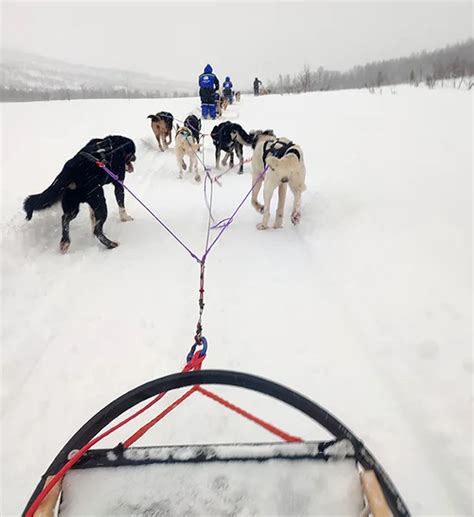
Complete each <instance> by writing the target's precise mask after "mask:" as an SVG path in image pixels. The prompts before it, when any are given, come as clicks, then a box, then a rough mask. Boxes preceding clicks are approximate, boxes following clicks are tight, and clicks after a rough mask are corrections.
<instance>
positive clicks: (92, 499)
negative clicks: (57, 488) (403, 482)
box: [60, 459, 363, 517]
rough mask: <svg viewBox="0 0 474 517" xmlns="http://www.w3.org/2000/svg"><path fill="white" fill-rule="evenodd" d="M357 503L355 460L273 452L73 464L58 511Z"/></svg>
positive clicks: (221, 511)
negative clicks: (249, 457) (263, 457)
mask: <svg viewBox="0 0 474 517" xmlns="http://www.w3.org/2000/svg"><path fill="white" fill-rule="evenodd" d="M258 479H265V483H258V482H256V480H258ZM362 509H363V498H362V489H361V485H360V481H359V473H358V471H357V468H356V466H355V463H354V461H350V460H345V461H338V462H327V463H326V462H325V461H314V460H313V461H312V460H299V461H297V462H295V461H292V460H284V459H273V460H268V461H264V462H258V461H245V462H239V461H237V462H232V461H228V462H224V463H204V464H194V463H190V464H186V465H183V464H154V465H147V466H138V467H137V466H134V467H114V468H107V469H103V468H101V469H97V468H93V469H86V470H79V471H73V472H71V473H69V474H68V475H67V476H66V477H65V479H64V483H63V500H62V502H61V507H60V514H61V516H62V517H63V516H64V517H73V516H77V517H80V516H85V515H94V516H99V515H101V516H102V515H104V516H105V515H110V516H116V515H127V516H130V515H135V516H138V515H176V516H196V517H197V516H200V515H219V516H221V515H222V516H225V515H238V516H242V517H243V516H252V515H274V516H276V515H298V516H315V515H321V516H324V515H338V516H343V515H344V516H354V517H356V516H359V515H360V512H361V510H362Z"/></svg>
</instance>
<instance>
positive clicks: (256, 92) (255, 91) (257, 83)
mask: <svg viewBox="0 0 474 517" xmlns="http://www.w3.org/2000/svg"><path fill="white" fill-rule="evenodd" d="M261 84H262V81H260V80H259V79H258V77H256V78H255V79H254V81H253V94H254V95H259V93H260V85H261Z"/></svg>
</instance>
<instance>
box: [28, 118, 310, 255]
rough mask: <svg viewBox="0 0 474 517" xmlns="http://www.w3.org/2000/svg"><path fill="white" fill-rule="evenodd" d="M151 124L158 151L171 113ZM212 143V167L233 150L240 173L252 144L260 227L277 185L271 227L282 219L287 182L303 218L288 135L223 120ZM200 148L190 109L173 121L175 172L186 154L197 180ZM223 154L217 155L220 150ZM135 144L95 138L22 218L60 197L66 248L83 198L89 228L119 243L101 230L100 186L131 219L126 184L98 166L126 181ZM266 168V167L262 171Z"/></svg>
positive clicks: (294, 150)
mask: <svg viewBox="0 0 474 517" xmlns="http://www.w3.org/2000/svg"><path fill="white" fill-rule="evenodd" d="M148 118H149V119H151V128H152V131H153V134H154V135H155V137H156V140H157V143H158V147H159V149H160V150H161V151H165V150H166V149H168V147H169V145H170V144H171V142H172V130H173V122H174V118H173V115H172V114H171V113H169V112H165V111H161V112H159V113H157V114H156V115H149V116H148ZM211 138H212V141H213V144H214V147H215V160H216V168H217V169H219V168H220V166H221V165H224V166H226V165H227V161H229V162H230V167H231V168H233V167H234V153H235V155H236V156H237V158H238V160H239V169H238V174H242V173H243V164H244V159H243V147H244V146H248V147H251V148H252V149H253V154H252V185H254V184H255V187H254V189H253V191H252V198H251V203H252V206H253V207H254V208H255V209H256V210H257V212H259V213H261V214H262V215H263V218H262V221H261V222H260V223H259V224H258V225H257V228H258V229H259V230H265V229H267V228H268V227H269V220H270V203H271V199H272V196H273V193H274V191H275V190H276V189H278V204H277V210H276V216H275V221H274V224H273V227H274V228H281V227H282V225H283V214H284V205H285V198H286V193H287V189H288V186H289V187H290V190H291V192H292V194H293V198H294V199H293V208H292V211H291V215H290V219H291V222H292V223H293V224H297V223H298V222H299V221H300V218H301V194H302V192H303V191H304V190H305V188H306V187H305V174H306V171H305V165H304V159H303V152H302V150H301V148H300V147H299V146H298V145H296V144H294V143H293V142H292V141H291V140H288V139H287V138H281V137H277V136H276V135H275V134H274V132H273V131H272V130H265V131H261V130H258V131H250V132H248V133H247V132H246V131H245V130H244V129H243V128H242V126H241V125H239V124H236V123H234V122H230V121H226V122H222V123H220V124H218V125H216V126H214V128H213V129H212V131H211ZM200 149H201V120H200V119H199V118H198V117H197V116H196V115H189V116H188V117H187V118H186V120H185V121H184V125H183V126H179V125H178V126H177V129H176V133H175V154H176V159H177V163H178V170H179V177H180V178H182V177H183V171H184V170H186V168H187V165H186V163H185V161H184V158H185V157H187V158H188V159H189V171H190V172H194V178H195V180H196V181H200V180H201V177H200V174H199V171H198V154H197V153H198V152H199V151H200ZM222 153H224V154H225V156H224V158H223V160H222V161H221V154H222ZM135 159H136V157H135V144H134V142H133V141H132V140H131V139H129V138H126V137H124V136H118V135H115V136H107V137H105V138H102V139H99V138H97V139H93V140H91V141H90V142H88V143H87V145H86V146H84V147H83V148H82V149H81V150H80V151H79V152H78V153H77V154H76V155H75V156H73V157H72V158H71V159H70V160H68V161H67V162H66V164H65V165H64V166H63V169H62V171H61V172H60V173H59V175H58V176H57V177H56V179H55V180H54V181H53V183H52V184H51V185H50V186H49V187H48V188H47V189H46V190H44V191H43V192H41V193H40V194H33V195H30V196H28V197H27V198H26V199H25V201H24V204H23V208H24V210H25V212H26V219H27V220H30V219H31V218H32V216H33V212H34V211H37V210H42V209H45V208H48V207H50V206H52V205H53V204H55V203H57V202H61V205H62V210H63V215H62V218H61V224H62V235H61V241H60V250H61V251H62V252H63V253H65V252H66V251H67V250H68V249H69V246H70V242H71V241H70V236H69V225H70V222H71V221H72V220H73V219H74V218H75V217H76V216H77V214H78V213H79V207H80V204H81V203H87V204H88V205H89V208H90V216H91V222H92V231H93V234H94V235H95V236H96V237H97V239H98V240H99V241H100V242H101V243H102V244H103V245H104V246H106V247H107V248H109V249H111V248H115V247H116V246H118V243H117V242H115V241H112V240H110V239H109V238H108V237H106V236H105V234H104V232H103V226H104V223H105V221H106V219H107V204H106V201H105V196H104V189H103V186H104V185H106V184H108V183H114V188H115V198H116V201H117V205H118V207H119V215H120V219H121V220H122V221H130V220H132V218H131V217H130V216H129V215H128V213H127V211H126V209H125V204H124V187H123V185H122V184H121V183H119V182H118V181H114V180H113V179H112V177H111V176H110V175H109V174H107V173H106V172H105V170H104V169H103V168H102V167H101V164H104V165H105V166H107V168H109V169H110V170H111V171H112V172H113V173H114V174H115V175H116V176H117V177H118V179H119V180H120V182H124V180H125V174H126V172H129V173H131V172H133V170H134V169H133V162H134V161H135ZM264 171H265V172H264ZM262 185H263V204H262V203H260V202H259V201H258V194H259V192H260V190H261V188H262Z"/></svg>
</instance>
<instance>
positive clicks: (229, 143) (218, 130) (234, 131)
mask: <svg viewBox="0 0 474 517" xmlns="http://www.w3.org/2000/svg"><path fill="white" fill-rule="evenodd" d="M211 137H212V141H213V142H214V146H215V148H216V168H217V169H219V167H220V157H221V152H222V151H224V152H225V153H226V155H225V157H224V159H223V160H222V165H224V166H225V165H226V164H227V160H228V159H229V157H230V166H231V167H233V166H234V151H235V154H236V155H237V157H238V158H239V162H240V166H239V171H238V173H239V174H242V173H243V171H244V152H243V146H244V145H249V146H250V145H252V137H251V136H250V135H249V134H248V133H247V132H246V131H245V130H244V129H243V127H242V126H241V125H239V124H235V123H234V122H230V121H226V122H222V123H221V124H219V125H217V126H214V128H213V130H212V131H211Z"/></svg>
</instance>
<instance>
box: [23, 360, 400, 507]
mask: <svg viewBox="0 0 474 517" xmlns="http://www.w3.org/2000/svg"><path fill="white" fill-rule="evenodd" d="M207 384H221V385H230V386H238V387H242V388H246V389H250V390H253V391H256V392H260V393H263V394H266V395H269V396H271V397H273V398H275V399H278V400H280V401H283V402H285V403H287V404H289V405H290V406H292V407H294V408H296V409H298V410H300V411H301V412H302V413H304V414H306V415H307V416H309V417H310V418H312V419H313V420H315V421H316V422H318V423H319V424H320V425H321V426H322V427H324V428H325V429H326V430H327V431H329V432H330V433H331V434H332V435H333V436H334V440H330V441H324V442H316V441H302V440H301V439H299V438H297V437H294V436H292V435H288V434H286V433H285V432H284V431H281V430H279V429H278V428H276V427H274V426H272V425H271V424H268V423H267V422H264V421H263V420H260V419H259V418H258V417H254V416H253V415H251V414H250V413H248V412H247V411H244V410H242V409H240V408H239V407H238V406H235V405H234V404H231V403H229V402H227V401H225V400H224V399H222V398H220V397H219V395H216V394H215V393H213V392H211V391H209V390H208V389H206V388H203V386H202V385H207ZM189 386H191V388H190V390H188V392H187V394H185V395H183V396H181V397H180V399H178V400H177V401H175V402H173V404H171V406H168V408H167V409H165V410H164V411H163V412H162V413H160V414H159V415H158V416H157V417H155V418H154V419H153V420H152V421H150V422H149V423H148V424H147V425H146V426H144V427H142V428H141V429H139V430H138V431H137V433H135V435H136V436H135V435H133V436H132V437H131V438H132V439H129V440H126V441H125V442H122V443H120V444H118V445H117V446H116V447H115V448H113V449H94V448H92V446H93V445H94V444H95V443H97V441H99V439H101V438H102V437H103V435H106V434H109V433H111V432H112V431H114V430H115V429H116V428H117V425H115V426H114V427H112V428H109V429H108V431H106V432H105V433H103V434H102V435H98V433H100V431H101V430H102V429H104V428H105V427H106V426H108V424H109V423H110V422H112V421H114V420H116V419H117V417H119V416H120V415H122V414H123V413H124V412H127V411H128V410H129V409H130V408H133V407H134V406H136V405H137V404H139V403H140V402H143V401H145V400H147V399H150V398H151V397H155V399H153V400H152V403H153V402H154V401H155V400H156V398H161V397H162V396H163V394H164V393H167V392H169V391H171V390H175V389H178V388H183V387H189ZM199 391H200V392H201V393H202V394H203V395H206V396H208V397H210V398H212V399H214V400H215V401H216V402H219V403H221V404H223V405H225V406H226V407H227V408H228V409H231V410H233V411H235V412H237V413H239V414H241V415H242V416H244V417H246V418H249V419H251V420H253V421H254V422H255V423H257V424H259V425H261V426H262V427H265V428H266V429H267V430H269V431H271V432H273V433H274V434H276V435H278V436H280V438H283V439H284V440H285V441H286V442H287V443H285V441H284V442H279V443H263V444H262V443H258V444H249V443H245V444H218V445H187V446H151V447H131V446H130V445H131V443H134V442H135V440H136V439H138V438H139V437H141V436H142V435H143V434H144V433H145V432H146V430H148V429H149V428H150V427H151V425H154V424H156V422H157V421H159V420H160V419H161V418H162V417H163V416H166V414H168V413H169V412H170V411H171V410H172V409H173V408H174V407H176V406H177V405H178V404H179V403H181V402H182V401H183V400H185V398H187V397H188V396H190V394H192V393H195V392H199ZM150 405H151V403H148V404H147V405H146V406H145V407H144V408H142V409H140V410H139V411H140V412H141V411H143V410H144V409H146V408H148V407H149V406H150ZM130 418H131V417H127V419H125V420H124V421H123V422H128V421H129V420H130ZM118 425H121V423H120V424H118ZM289 442H291V443H289ZM361 514H364V515H374V516H375V517H379V516H381V517H386V516H387V517H388V516H390V515H395V516H406V515H409V512H408V510H407V508H406V506H405V504H404V502H403V500H402V498H401V497H400V495H399V493H398V491H397V489H396V488H395V486H394V485H393V483H392V481H391V480H390V478H389V477H388V476H387V474H386V473H385V471H384V470H383V468H382V467H381V466H380V465H379V463H378V462H377V460H376V459H375V458H374V457H373V456H372V454H371V453H370V452H369V451H368V450H367V449H366V448H365V446H364V445H363V444H362V443H361V442H360V440H359V439H358V438H357V437H356V436H354V435H353V434H352V432H351V431H349V430H348V429H347V428H346V427H345V426H344V425H343V424H342V423H341V422H340V421H338V420H337V419H336V418H335V417H334V416H333V415H331V414H330V413H328V412H327V411H326V410H324V409H323V408H321V407H320V406H318V405H317V404H315V403H314V402H312V401H310V400H309V399H307V398H305V397H303V396H302V395H299V394H298V393H295V392H293V391H291V390H289V389H288V388H285V387H284V386H281V385H278V384H275V383H273V382H271V381H268V380H265V379H262V378H260V377H255V376H252V375H248V374H243V373H239V372H230V371H225V370H197V371H188V372H184V373H179V374H174V375H169V376H167V377H163V378H161V379H158V380H156V381H152V382H149V383H147V384H144V385H142V386H140V387H139V388H136V389H135V390H132V391H130V392H128V393H127V394H125V395H123V396H122V397H120V398H118V399H117V400H115V401H114V402H112V403H111V404H109V405H108V406H107V407H106V408H104V409H103V410H102V411H100V412H99V413H97V414H96V415H95V416H94V417H93V418H92V419H90V420H89V421H88V422H87V423H86V424H85V425H84V426H83V427H82V428H81V429H80V430H79V431H78V432H77V433H76V434H75V435H74V436H73V437H72V438H71V439H70V440H69V442H68V443H67V444H66V445H65V446H64V448H63V449H62V450H61V451H60V453H59V454H58V456H57V457H56V459H55V460H54V461H53V463H52V464H51V465H50V467H49V468H48V470H47V471H46V473H45V474H44V476H43V478H42V480H41V482H40V483H39V484H38V487H37V488H36V490H35V492H34V493H33V495H32V497H31V499H30V501H29V502H28V505H27V507H26V509H25V512H24V514H23V515H26V516H27V517H33V516H36V517H39V516H41V517H50V516H51V517H53V516H57V515H59V516H61V517H79V516H81V517H82V516H86V515H87V516H125V515H127V516H128V515H130V516H131V515H133V516H162V515H163V516H168V515H169V516H213V515H235V516H239V515H241V516H247V515H265V516H269V515H271V516H277V515H298V516H315V515H320V516H322V515H325V516H327V515H338V516H360V515H361Z"/></svg>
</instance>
